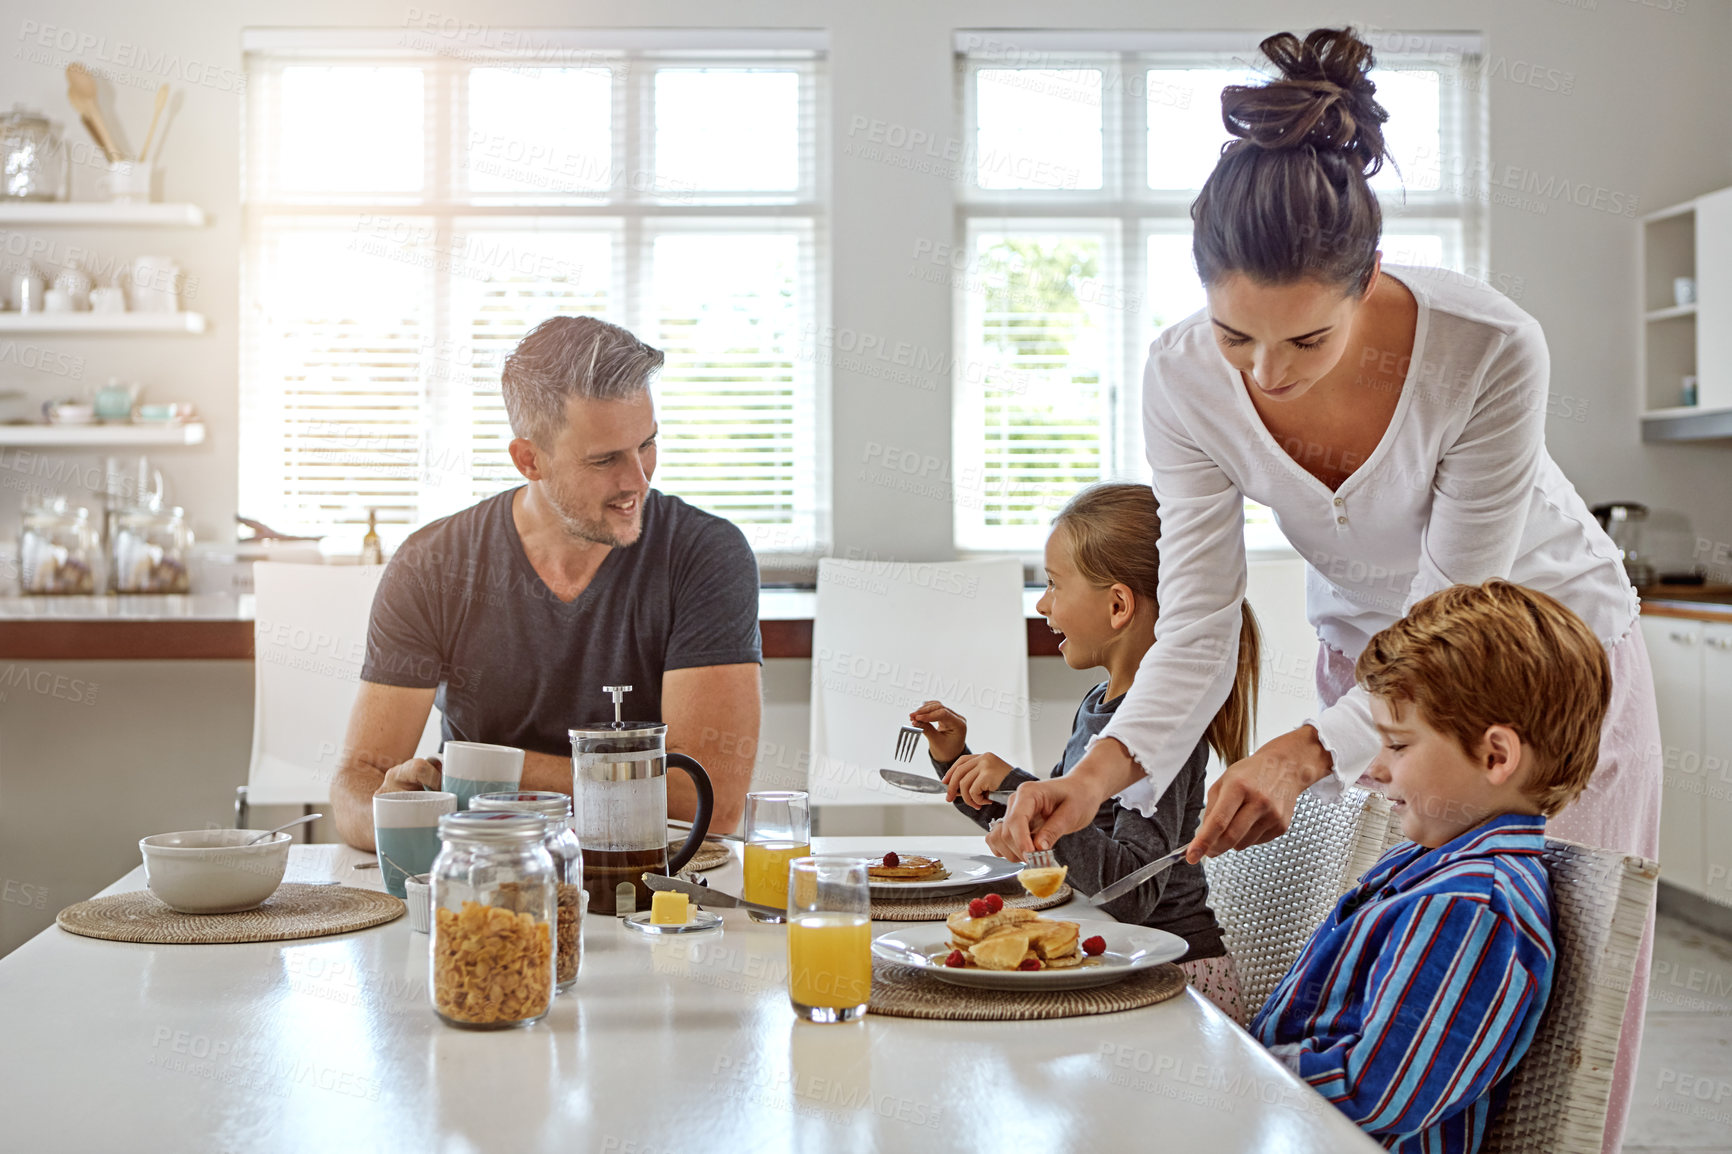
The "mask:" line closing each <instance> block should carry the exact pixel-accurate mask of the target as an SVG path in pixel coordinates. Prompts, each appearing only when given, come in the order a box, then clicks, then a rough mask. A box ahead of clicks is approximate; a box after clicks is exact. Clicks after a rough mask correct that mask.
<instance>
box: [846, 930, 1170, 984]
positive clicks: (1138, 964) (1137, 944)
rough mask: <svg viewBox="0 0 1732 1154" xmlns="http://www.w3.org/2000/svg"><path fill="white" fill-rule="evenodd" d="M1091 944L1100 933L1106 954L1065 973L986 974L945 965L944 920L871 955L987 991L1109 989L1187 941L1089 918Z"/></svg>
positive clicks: (900, 933) (896, 935) (882, 943)
mask: <svg viewBox="0 0 1732 1154" xmlns="http://www.w3.org/2000/svg"><path fill="white" fill-rule="evenodd" d="M1081 925H1082V936H1083V938H1084V939H1085V940H1086V939H1088V938H1091V937H1093V936H1095V935H1096V934H1099V935H1100V936H1101V937H1103V938H1105V939H1106V940H1107V950H1106V953H1104V954H1102V955H1100V957H1098V958H1090V959H1088V960H1086V961H1084V962H1083V964H1082V965H1080V966H1073V967H1071V968H1070V969H1064V970H982V969H979V968H952V967H950V966H947V965H945V964H944V959H945V958H946V957H948V956H949V954H950V930H949V928H948V927H946V926H945V925H944V923H943V922H921V923H919V924H917V925H911V926H909V927H908V928H907V929H902V930H891V931H890V932H889V933H887V934H879V935H878V936H877V937H876V938H874V939H872V953H873V954H874V956H876V957H879V958H882V959H883V960H884V961H887V962H894V963H895V964H897V965H899V966H911V967H913V968H914V969H917V970H920V971H921V972H922V973H926V974H930V975H931V976H932V977H935V978H937V979H939V980H940V981H945V982H949V983H951V984H952V985H957V986H973V987H975V988H977V989H982V990H1029V991H1036V990H1081V989H1086V988H1088V987H1089V986H1106V985H1111V984H1112V983H1113V982H1116V981H1119V980H1120V979H1122V978H1128V977H1130V976H1131V975H1132V974H1134V973H1137V972H1139V971H1141V970H1146V969H1149V968H1151V967H1153V966H1158V965H1160V964H1161V963H1162V962H1170V961H1173V960H1175V959H1177V958H1182V957H1184V956H1185V951H1186V950H1187V949H1189V948H1190V947H1188V946H1187V945H1185V939H1184V938H1181V937H1179V936H1178V935H1177V934H1169V933H1168V932H1167V931H1166V930H1153V929H1150V928H1149V927H1147V926H1127V925H1123V924H1120V923H1116V922H1103V921H1096V920H1094V919H1090V920H1088V921H1085V922H1082V923H1081Z"/></svg>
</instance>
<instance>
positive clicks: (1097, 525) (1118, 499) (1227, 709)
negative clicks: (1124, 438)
mask: <svg viewBox="0 0 1732 1154" xmlns="http://www.w3.org/2000/svg"><path fill="white" fill-rule="evenodd" d="M1052 523H1053V527H1054V528H1058V527H1061V526H1062V527H1063V528H1064V530H1065V532H1066V533H1067V534H1069V536H1070V551H1071V560H1072V562H1073V563H1074V564H1075V565H1076V567H1077V572H1079V573H1081V574H1082V575H1083V577H1084V579H1086V580H1087V581H1089V582H1090V583H1092V584H1094V585H1097V586H1099V587H1101V588H1103V589H1104V588H1107V587H1108V586H1111V585H1123V586H1125V587H1126V588H1128V589H1129V590H1130V591H1131V592H1132V593H1134V594H1136V595H1137V596H1138V597H1146V598H1148V600H1149V603H1150V604H1151V605H1158V604H1159V602H1158V601H1157V600H1156V599H1155V587H1156V579H1157V577H1158V575H1159V573H1160V566H1161V551H1160V547H1159V543H1160V539H1161V513H1160V507H1159V506H1158V505H1157V504H1156V502H1155V491H1154V490H1153V489H1151V488H1149V486H1147V485H1132V484H1124V483H1109V484H1105V485H1094V486H1091V487H1089V488H1087V489H1084V490H1083V491H1082V492H1080V493H1078V494H1077V495H1076V496H1074V497H1072V498H1071V499H1070V502H1069V504H1067V505H1065V507H1064V508H1063V509H1061V510H1059V514H1058V516H1056V517H1054V518H1053V521H1052ZM1239 615H1240V619H1239V660H1238V664H1237V667H1236V669H1235V670H1234V673H1233V688H1232V690H1231V691H1230V692H1229V693H1228V694H1227V700H1226V703H1225V704H1223V705H1222V706H1221V708H1220V711H1219V712H1217V713H1216V714H1215V717H1214V720H1212V721H1210V722H1209V728H1208V729H1207V730H1206V731H1205V732H1204V735H1203V736H1204V737H1206V738H1207V739H1208V742H1209V746H1210V747H1211V748H1212V749H1214V751H1215V752H1216V753H1217V754H1219V755H1220V757H1221V761H1222V762H1223V763H1225V764H1227V765H1231V764H1233V763H1234V762H1235V761H1239V760H1241V759H1243V758H1244V757H1246V756H1247V755H1248V754H1249V753H1250V752H1251V723H1252V719H1253V718H1254V716H1255V715H1256V712H1257V670H1258V663H1259V661H1260V660H1261V652H1262V638H1261V636H1260V634H1259V633H1258V630H1257V617H1256V615H1255V614H1253V613H1252V612H1251V604H1250V602H1248V601H1244V600H1241V601H1240V602H1239Z"/></svg>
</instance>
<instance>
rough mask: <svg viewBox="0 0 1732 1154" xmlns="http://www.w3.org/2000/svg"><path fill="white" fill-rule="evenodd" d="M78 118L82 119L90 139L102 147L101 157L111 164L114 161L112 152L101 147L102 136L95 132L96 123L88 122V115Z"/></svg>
mask: <svg viewBox="0 0 1732 1154" xmlns="http://www.w3.org/2000/svg"><path fill="white" fill-rule="evenodd" d="M79 119H80V120H82V121H84V131H86V132H88V133H90V139H92V140H94V141H96V147H98V148H101V149H102V158H103V159H104V160H106V161H108V162H109V163H111V164H112V163H113V162H114V154H113V153H112V152H109V151H108V149H106V148H103V145H102V137H100V136H98V135H97V134H96V125H94V124H92V123H91V122H90V117H88V116H82V117H79Z"/></svg>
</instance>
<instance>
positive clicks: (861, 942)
mask: <svg viewBox="0 0 1732 1154" xmlns="http://www.w3.org/2000/svg"><path fill="white" fill-rule="evenodd" d="M788 996H789V997H790V998H791V999H792V1000H793V1001H794V1002H795V1003H796V1004H797V1005H802V1006H822V1007H825V1008H829V1009H838V1010H839V1009H847V1008H850V1007H853V1006H863V1005H865V1004H866V1002H867V1000H868V999H869V998H871V996H872V922H871V919H869V918H868V917H867V916H866V915H865V914H810V913H808V914H799V915H796V916H795V917H794V918H793V920H792V922H791V923H790V924H789V926H788Z"/></svg>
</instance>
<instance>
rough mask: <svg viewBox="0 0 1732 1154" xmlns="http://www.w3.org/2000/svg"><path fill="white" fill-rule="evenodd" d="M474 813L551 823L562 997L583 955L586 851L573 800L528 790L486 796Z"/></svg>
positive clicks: (557, 980) (473, 801)
mask: <svg viewBox="0 0 1732 1154" xmlns="http://www.w3.org/2000/svg"><path fill="white" fill-rule="evenodd" d="M469 809H470V811H471V812H473V811H476V810H480V811H483V812H485V811H488V810H492V811H494V812H499V811H515V812H518V813H538V814H540V815H541V816H543V817H545V818H546V819H547V840H546V841H545V842H544V843H543V844H544V845H546V846H547V854H548V856H549V857H551V858H552V859H553V877H554V881H555V883H556V885H557V886H558V904H559V943H558V951H559V954H558V958H557V959H556V961H555V965H554V970H555V975H554V981H555V986H556V988H557V989H558V991H559V992H560V993H562V994H563V993H565V991H567V990H569V989H571V987H572V986H574V985H576V984H577V965H578V961H579V960H580V959H581V957H582V955H583V907H584V905H585V901H584V894H583V847H582V846H580V845H578V844H577V829H576V828H575V826H574V825H573V822H572V817H571V798H570V797H568V796H567V795H565V794H563V793H560V792H558V791H557V790H551V789H526V790H518V791H514V792H506V793H484V794H480V795H479V796H477V797H474V798H472V799H470V802H469Z"/></svg>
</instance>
